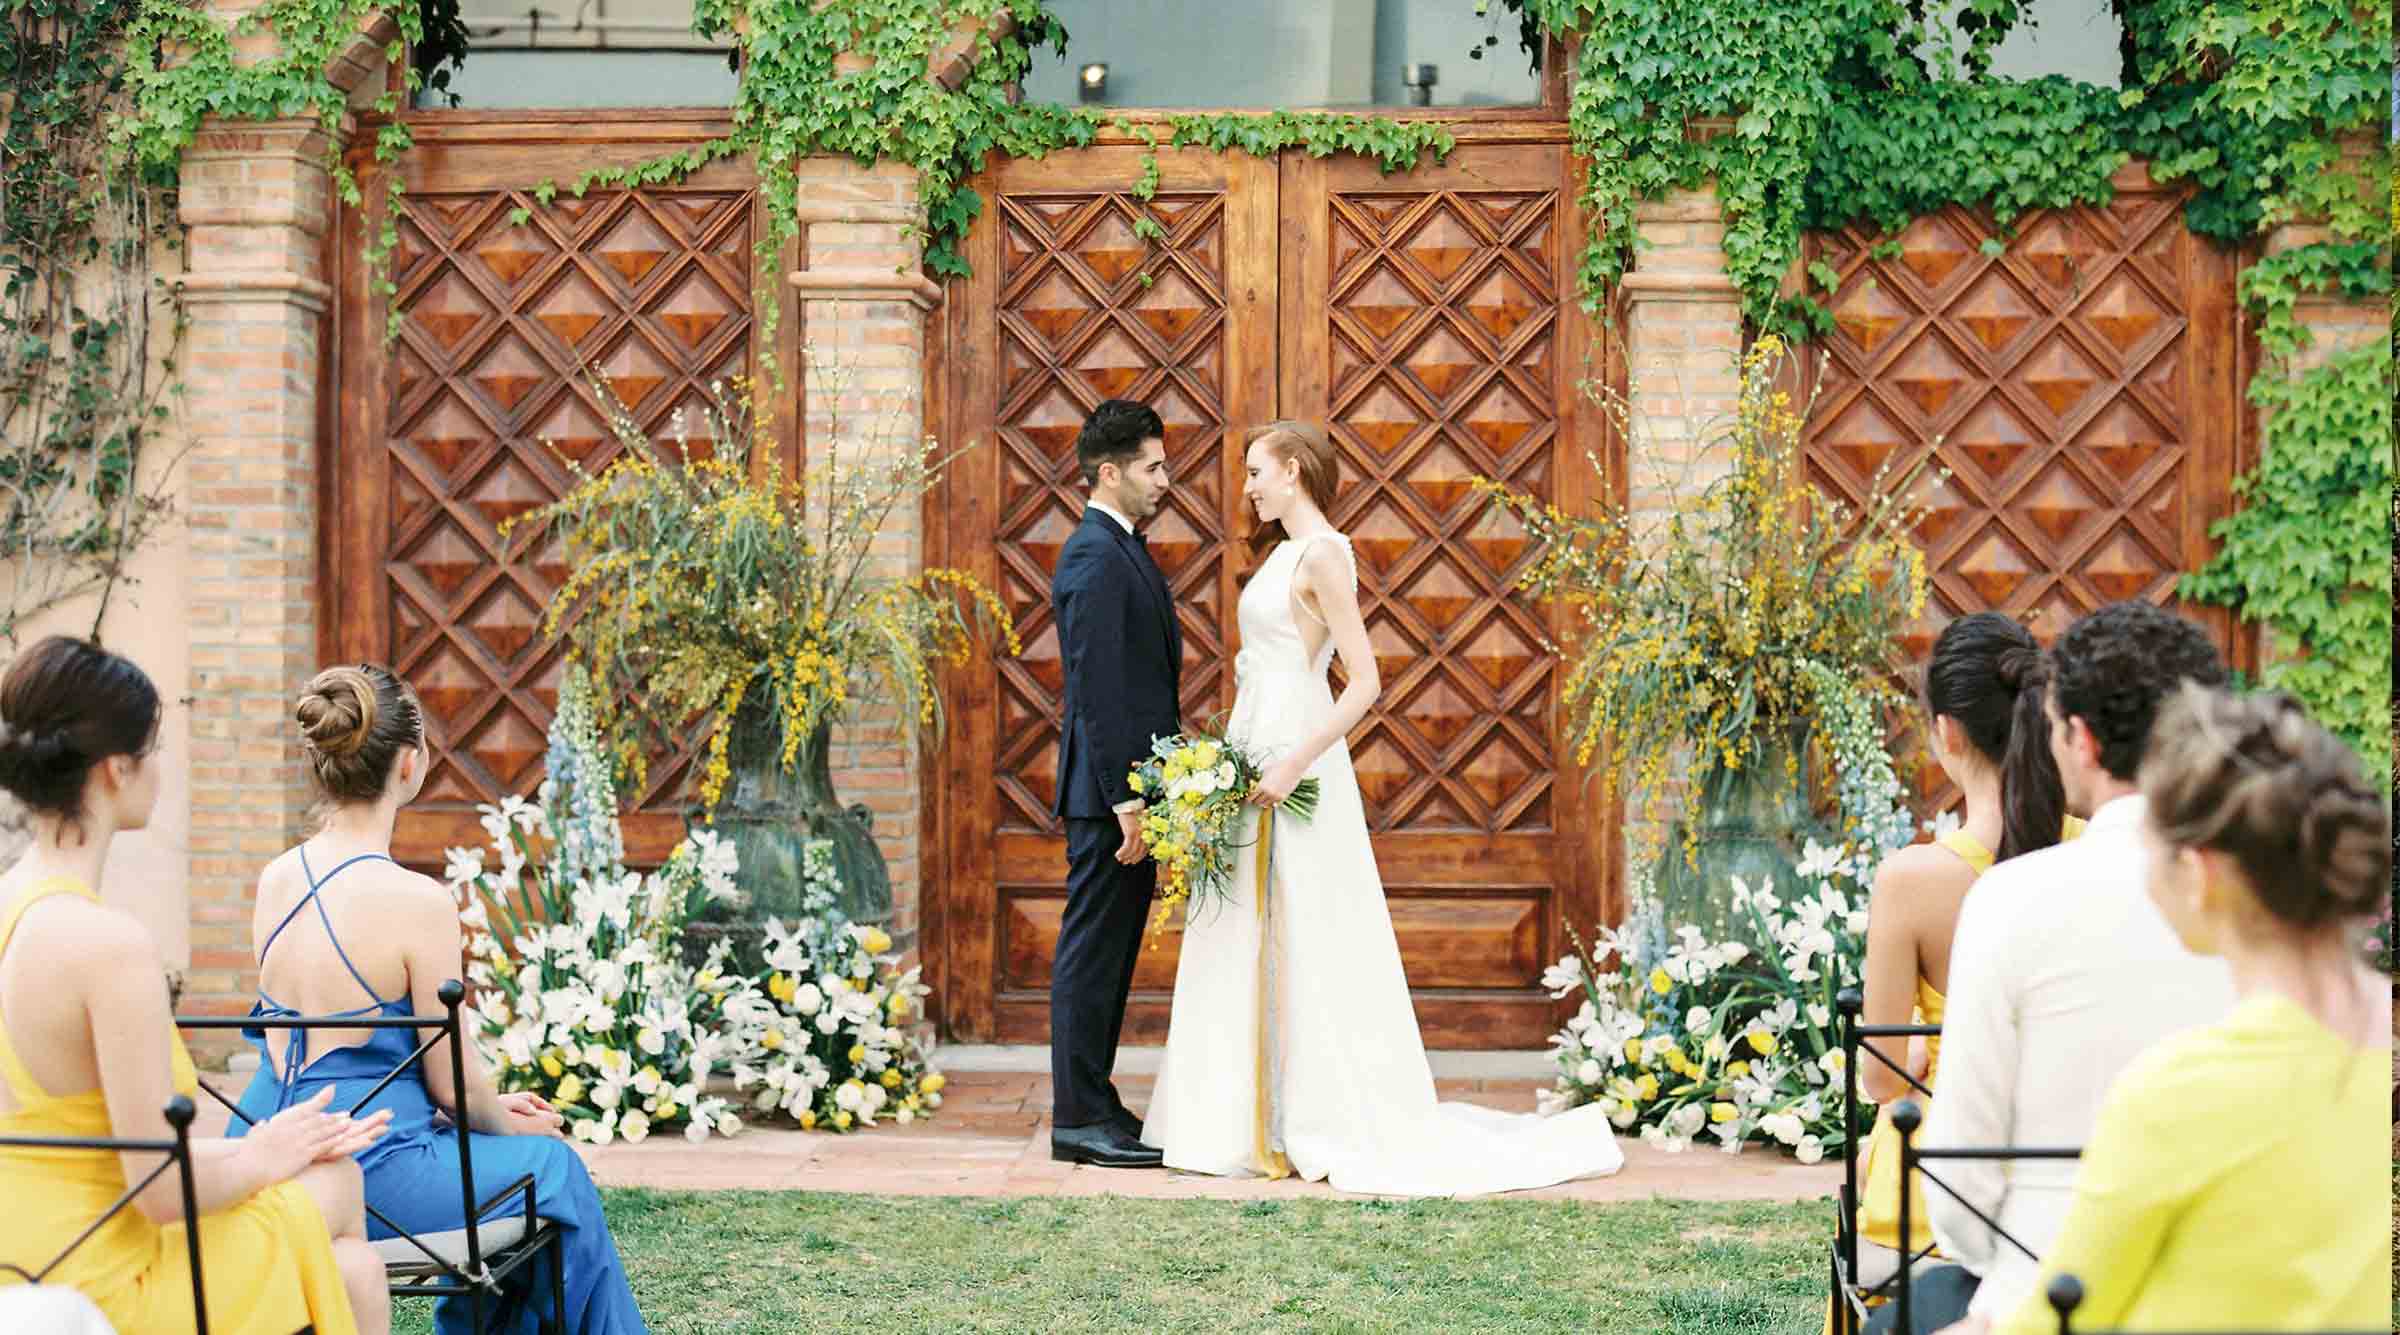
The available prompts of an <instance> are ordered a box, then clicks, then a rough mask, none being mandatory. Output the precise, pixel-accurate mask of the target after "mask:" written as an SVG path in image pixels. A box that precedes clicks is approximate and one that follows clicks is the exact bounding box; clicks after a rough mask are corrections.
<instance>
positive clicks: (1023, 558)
mask: <svg viewBox="0 0 2400 1335" xmlns="http://www.w3.org/2000/svg"><path fill="white" fill-rule="evenodd" d="M993 203H994V207H995V208H996V209H997V210H998V214H999V216H998V219H997V222H998V226H999V227H1000V229H1001V232H1002V237H1001V256H1002V263H1001V271H1000V273H999V275H998V278H999V296H998V301H997V303H996V305H995V306H994V308H993V309H992V311H991V313H990V318H992V319H994V320H996V321H997V322H998V325H999V343H1000V364H999V367H998V375H999V380H998V384H997V389H998V393H999V402H998V404H997V407H996V410H995V419H996V421H995V426H996V430H995V431H994V433H993V439H992V445H993V446H994V447H995V448H996V449H997V450H998V451H999V454H1000V460H999V462H1000V495H999V507H1000V508H999V514H998V525H997V528H998V531H997V532H996V533H995V534H994V535H993V536H994V544H995V546H996V548H997V552H998V556H999V563H1000V571H1001V585H1000V592H1001V596H1002V597H1003V598H1004V599H1006V600H1007V603H1008V607H1009V611H1010V612H1011V614H1013V615H1014V616H1015V617H1016V618H1017V624H1018V627H1019V630H1020V632H1021V633H1022V635H1023V638H1024V643H1025V652H1024V654H1023V655H1022V656H1021V657H1019V658H1017V659H1016V660H1014V661H1004V662H1003V663H1002V664H1001V665H1000V689H999V704H1000V730H999V735H998V742H997V751H996V753H995V755H994V757H993V758H994V761H995V764H994V770H995V773H994V775H993V781H994V782H995V783H996V784H997V785H998V787H999V790H1000V811H1001V815H1000V828H1002V829H1004V830H1043V831H1051V830H1056V829H1057V828H1058V822H1057V820H1056V819H1055V818H1054V817H1052V815H1051V814H1050V810H1051V803H1052V801H1053V799H1054V798H1055V797H1056V796H1057V780H1058V775H1057V764H1058V730H1059V719H1060V698H1061V693H1062V691H1063V689H1064V685H1065V679H1064V675H1063V670H1062V668H1061V664H1060V660H1059V654H1058V628H1057V626H1056V625H1055V624H1054V623H1053V621H1052V619H1051V615H1050V576H1051V573H1052V572H1053V571H1055V570H1056V569H1057V568H1058V553H1059V550H1060V549H1061V548H1062V547H1063V546H1065V544H1066V540H1067V536H1068V535H1069V534H1071V533H1073V532H1074V531H1075V527H1076V525H1077V524H1079V523H1080V522H1081V521H1082V517H1083V508H1084V497H1085V492H1086V488H1085V486H1084V484H1083V475H1082V472H1081V469H1080V466H1079V465H1078V464H1077V463H1076V459H1075V437H1076V434H1077V432H1078V431H1079V430H1080V429H1081V428H1082V426H1083V420H1084V418H1085V416H1086V415H1087V414H1089V413H1090V412H1091V410H1092V409H1093V408H1094V407H1095V406H1097V405H1098V404H1099V403H1100V402H1101V401H1102V400H1103V399H1113V398H1130V399H1135V400H1138V401H1140V402H1142V403H1145V404H1148V405H1149V406H1150V407H1151V408H1152V409H1153V410H1155V411H1156V412H1157V413H1158V415H1159V417H1160V418H1161V419H1162V420H1163V421H1164V422H1165V423H1166V427H1167V442H1166V443H1167V460H1168V467H1169V469H1170V471H1171V472H1172V474H1173V476H1174V486H1173V488H1172V489H1171V490H1170V491H1169V492H1168V494H1167V499H1166V504H1165V507H1164V508H1163V509H1161V510H1160V511H1159V513H1158V514H1157V515H1155V516H1153V517H1152V518H1151V520H1150V521H1149V523H1148V524H1147V525H1146V526H1145V532H1146V534H1147V535H1148V540H1149V545H1150V552H1151V555H1152V556H1154V557H1155V558H1156V559H1157V561H1158V564H1159V567H1160V568H1161V569H1162V570H1163V571H1165V573H1166V576H1167V582H1168V585H1169V586H1170V588H1171V589H1172V590H1173V592H1174V595H1175V606H1176V611H1177V616H1178V618H1179V620H1180V621H1181V622H1182V627H1183V646H1184V663H1183V698H1184V703H1185V713H1186V715H1187V716H1188V717H1192V718H1205V717H1207V715H1208V714H1209V712H1210V709H1211V706H1212V704H1213V702H1214V701H1216V700H1217V698H1218V697H1219V696H1220V695H1221V694H1222V691H1223V688H1224V685H1225V682H1224V679H1225V678H1226V677H1227V676H1228V675H1229V673H1230V663H1231V659H1232V655H1231V653H1230V652H1229V651H1228V649H1227V648H1226V636H1225V628H1224V625H1223V622H1224V621H1225V620H1226V616H1227V612H1228V609H1227V608H1226V607H1225V605H1224V599H1223V596H1222V594H1223V585H1224V579H1225V562H1226V559H1227V553H1226V549H1225V544H1226V521H1227V514H1226V495H1225V490H1224V487H1223V486H1222V475H1223V471H1224V469H1223V466H1222V464H1223V461H1222V453H1221V452H1222V451H1223V450H1224V449H1225V448H1226V444H1225V442H1226V440H1227V439H1228V436H1227V420H1226V414H1225V379H1224V377H1225V364H1226V346H1225V345H1226V340H1227V339H1228V338H1229V337H1230V336H1231V330H1230V328H1229V327H1228V324H1227V321H1226V311H1225V288H1226V270H1225V201H1224V198H1223V196H1222V195H1221V194H1217V193H1213V192H1205V191H1191V192H1183V191H1174V192H1167V193H1162V194H1160V195H1158V196H1156V197H1155V198H1153V199H1150V200H1148V201H1142V200H1137V199H1134V198H1133V197H1132V196H1130V195H1128V194H1125V193H1122V192H1109V191H1097V192H1094V191H1085V192H1071V193H1058V194H1002V195H999V196H998V197H997V198H996V199H995V200H994V201H993ZM1144 218H1148V219H1150V220H1152V221H1154V222H1156V223H1157V224H1158V225H1159V226H1160V227H1161V228H1162V229H1164V231H1165V234H1166V235H1165V239H1164V240H1162V241H1160V242H1159V243H1158V244H1157V246H1156V248H1155V249H1153V248H1152V246H1151V244H1150V243H1149V242H1147V241H1145V240H1144V239H1143V238H1141V237H1139V236H1137V235H1135V233H1134V225H1135V223H1136V222H1137V221H1139V220H1141V219H1144ZM1237 439H1238V426H1237Z"/></svg>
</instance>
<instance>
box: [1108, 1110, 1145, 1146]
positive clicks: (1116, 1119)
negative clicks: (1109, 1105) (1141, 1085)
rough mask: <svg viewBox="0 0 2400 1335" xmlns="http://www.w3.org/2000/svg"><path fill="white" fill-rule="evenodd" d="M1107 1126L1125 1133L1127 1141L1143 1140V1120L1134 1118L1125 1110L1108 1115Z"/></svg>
mask: <svg viewBox="0 0 2400 1335" xmlns="http://www.w3.org/2000/svg"><path fill="white" fill-rule="evenodd" d="M1107 1125H1109V1126H1113V1127H1115V1128H1116V1129H1117V1130H1119V1131H1122V1132H1124V1133H1125V1138H1126V1139H1127V1140H1140V1139H1141V1138H1142V1119H1141V1118H1139V1117H1136V1116H1134V1115H1133V1114H1132V1113H1130V1112H1128V1111H1126V1110H1125V1109H1123V1108H1119V1109H1117V1110H1116V1111H1115V1112H1113V1113H1110V1114H1109V1115H1108V1121H1107Z"/></svg>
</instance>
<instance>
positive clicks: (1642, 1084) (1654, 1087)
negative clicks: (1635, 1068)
mask: <svg viewBox="0 0 2400 1335" xmlns="http://www.w3.org/2000/svg"><path fill="white" fill-rule="evenodd" d="M1633 1089H1634V1092H1635V1093H1636V1094H1639V1095H1641V1097H1642V1101H1643V1102H1645V1103H1647V1102H1649V1101H1650V1100H1652V1099H1654V1098H1657V1097H1658V1077H1657V1076H1654V1075H1652V1074H1650V1073H1649V1072H1648V1071H1644V1072H1642V1078H1641V1079H1639V1080H1636V1081H1635V1082H1634V1083H1633Z"/></svg>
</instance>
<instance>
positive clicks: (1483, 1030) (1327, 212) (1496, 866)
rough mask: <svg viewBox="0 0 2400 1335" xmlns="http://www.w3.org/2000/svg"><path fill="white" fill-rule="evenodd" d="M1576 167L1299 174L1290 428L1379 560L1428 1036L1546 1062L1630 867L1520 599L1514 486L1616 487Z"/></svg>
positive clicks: (1465, 154)
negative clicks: (1302, 430) (1499, 501)
mask: <svg viewBox="0 0 2400 1335" xmlns="http://www.w3.org/2000/svg"><path fill="white" fill-rule="evenodd" d="M1567 182H1568V171H1567V166H1566V155H1565V154H1564V153H1563V151H1561V150H1560V149H1559V148H1558V147H1556V146H1554V145H1545V144H1538V143H1536V144H1517V145H1496V144H1495V145H1475V146H1468V147H1462V148H1461V149H1460V150H1458V151H1457V152H1455V153H1453V154H1452V155H1451V157H1450V158H1449V159H1448V160H1447V161H1445V162H1444V163H1442V164H1441V165H1439V166H1426V167H1422V168H1419V169H1418V170H1416V171H1413V172H1410V173H1408V174H1407V175H1405V176H1397V177H1386V176H1383V175H1382V174H1381V173H1379V172H1377V171H1376V170H1375V169H1374V167H1373V165H1372V164H1369V163H1363V162H1355V161H1348V160H1340V159H1334V160H1323V161H1319V160H1292V161H1287V162H1286V163H1285V166H1284V213H1285V216H1286V217H1287V218H1288V219H1292V220H1294V225H1293V226H1292V227H1291V228H1290V230H1288V231H1287V233H1286V237H1287V240H1286V243H1285V247H1286V248H1285V253H1284V292H1285V300H1284V303H1283V312H1282V313H1283V329H1284V336H1283V339H1282V344H1281V354H1282V368H1281V369H1282V380H1283V385H1282V398H1283V404H1282V407H1283V411H1284V412H1285V413H1286V414H1287V415H1290V416H1296V417H1306V418H1314V419H1317V420H1320V421H1323V422H1324V423H1325V424H1326V426H1327V428H1328V431H1329V433H1330V434H1331V436H1332V438H1333V440H1334V442H1335V445H1336V448H1337V450H1338V452H1339V455H1340V460H1341V466H1342V479H1341V489H1340V496H1339V498H1338V499H1337V501H1336V503H1335V508H1334V514H1333V516H1332V518H1333V519H1334V522H1335V523H1336V525H1338V526H1339V527H1340V528H1342V529H1343V530H1344V531H1345V532H1347V533H1349V534H1350V535H1351V538H1352V543H1353V547H1354V549H1355V550H1356V552H1357V555H1358V558H1359V582H1360V592H1361V611H1362V613H1363V614H1364V618H1365V621H1366V625H1367V633H1368V638H1369V642H1370V644H1371V646H1372V648H1373V651H1374V653H1375V657H1376V665H1377V672H1378V676H1379V677H1380V678H1381V679H1382V686H1383V689H1382V693H1381V695H1380V696H1379V698H1378V701H1377V705H1376V707H1375V709H1374V710H1373V711H1372V712H1370V713H1369V715H1368V717H1367V718H1366V719H1365V720H1364V721H1363V722H1362V723H1361V724H1360V726H1359V727H1358V728H1357V729H1355V730H1353V732H1352V733H1351V736H1350V748H1351V754H1352V757H1353V759H1354V761H1355V763H1356V765H1357V769H1358V778H1359V787H1360V789H1361V791H1362V793H1363V794H1364V796H1365V798H1366V802H1367V807H1368V817H1369V822H1370V825H1371V827H1372V828H1373V830H1374V832H1375V835H1376V839H1375V853H1376V861H1377V863H1378V866H1379V868H1380V870H1381V872H1382V879H1383V885H1384V893H1385V897H1386V902H1387V903H1388V904H1389V906H1390V909H1391V913H1392V922H1393V927H1394V930H1395V931H1396V932H1398V934H1399V937H1400V945H1401V955H1402V961H1403V963H1404V965H1405V966H1406V968H1407V971H1408V978H1409V984H1410V987H1411V989H1412V991H1413V992H1414V993H1415V997H1416V1003H1417V1011H1418V1018H1419V1022H1420V1024H1421V1025H1422V1026H1423V1027H1424V1028H1425V1030H1426V1032H1427V1033H1428V1034H1429V1035H1432V1034H1435V1033H1437V1032H1438V1033H1441V1034H1442V1035H1443V1037H1442V1038H1441V1039H1439V1040H1435V1041H1440V1042H1448V1043H1473V1044H1481V1045H1489V1046H1495V1047H1506V1046H1517V1045H1523V1046H1538V1045H1539V1043H1540V1042H1541V1039H1542V1035H1543V1033H1544V1032H1545V1031H1546V1027H1547V1026H1548V1025H1549V1024H1550V1023H1551V1022H1552V1021H1553V1020H1554V1019H1555V1016H1553V1015H1552V1014H1551V1011H1552V1006H1551V1004H1550V1003H1549V1002H1548V1001H1547V999H1546V998H1545V997H1544V996H1543V995H1542V994H1541V993H1540V992H1539V991H1538V990H1535V989H1534V987H1533V984H1534V982H1535V981H1536V980H1537V979H1538V978H1539V977H1540V975H1541V971H1542V966H1543V964H1544V963H1547V962H1548V960H1550V959H1555V958H1556V957H1557V956H1558V955H1559V954H1561V953H1564V951H1565V949H1566V943H1565V939H1564V933H1563V931H1562V926H1563V924H1565V923H1577V924H1581V923H1584V922H1588V921H1591V920H1592V919H1594V918H1595V917H1597V916H1598V914H1599V911H1600V903H1599V900H1600V896H1601V892H1602V888H1603V885H1604V883H1605V878H1606V875H1607V868H1608V866H1609V865H1610V857H1609V851H1610V850H1609V848H1608V846H1607V845H1608V840H1607V839H1606V838H1605V837H1604V831H1605V829H1606V826H1607V823H1606V822H1605V821H1604V820H1597V819H1594V818H1595V817H1596V816H1599V815H1601V814H1602V813H1601V812H1600V811H1599V810H1597V809H1596V807H1597V804H1596V803H1595V802H1593V800H1592V799H1593V797H1594V794H1592V793H1591V792H1590V791H1589V790H1587V789H1586V788H1584V787H1583V786H1582V785H1579V784H1578V783H1576V782H1575V781H1574V779H1573V778H1572V777H1571V776H1562V775H1561V774H1560V773H1559V766H1558V762H1557V760H1556V752H1555V737H1554V733H1553V726H1554V725H1553V713H1554V709H1553V701H1554V696H1555V692H1556V672H1555V669H1554V662H1555V660H1554V659H1553V658H1552V656H1551V655H1550V654H1549V653H1548V652H1547V651H1546V650H1545V649H1544V647H1543V646H1544V644H1545V642H1546V641H1547V640H1548V638H1549V636H1550V633H1551V627H1550V626H1549V624H1548V622H1547V617H1548V616H1549V611H1548V610H1547V609H1544V608H1542V607H1539V606H1534V605H1530V604H1528V602H1527V601H1526V600H1524V599H1522V598H1520V597H1518V596H1517V595H1516V594H1515V593H1514V592H1512V585H1513V583H1514V581H1515V578H1516V575H1517V573H1518V572H1519V570H1520V569H1521V568H1522V565H1523V563H1524V562H1525V561H1526V560H1528V559H1529V558H1530V557H1531V554H1532V552H1531V545H1530V543H1529V541H1528V539H1527V537H1526V535H1525V533H1524V531H1523V530H1522V529H1521V528H1520V527H1519V526H1518V525H1517V524H1516V522H1515V521H1514V520H1513V519H1511V518H1510V517H1508V516H1507V514H1506V513H1505V512H1503V511H1501V510H1499V509H1498V508H1497V507H1495V506H1493V505H1491V504H1490V503H1489V502H1488V501H1486V500H1485V499H1483V498H1482V497H1480V496H1478V495H1477V494H1476V493H1475V491H1474V489H1473V487H1472V486H1471V484H1470V480H1471V479H1472V478H1475V477H1477V476H1482V477H1490V478H1498V479H1501V480H1503V481H1506V482H1507V483H1509V484H1510V485H1512V486H1515V487H1517V488H1520V489H1523V490H1526V491H1530V492H1532V493H1534V494H1535V495H1538V496H1541V497H1543V498H1545V499H1548V500H1552V501H1555V502H1557V503H1559V504H1561V505H1566V506H1569V507H1573V506H1575V505H1577V504H1579V503H1580V501H1581V499H1582V498H1583V497H1584V495H1585V492H1584V490H1583V489H1584V488H1587V487H1590V486H1592V485H1594V484H1595V483H1596V479H1595V478H1594V477H1593V475H1592V472H1591V470H1590V468H1589V467H1588V465H1586V463H1585V461H1584V459H1583V457H1582V456H1583V454H1584V451H1585V450H1586V449H1591V450H1595V451H1598V450H1602V449H1605V448H1606V443H1605V442H1604V441H1602V440H1600V439H1597V438H1595V439H1588V440H1587V439H1584V438H1583V437H1582V435H1581V430H1582V428H1583V427H1584V426H1585V425H1587V424H1588V425H1589V426H1592V427H1596V426H1597V425H1598V423H1599V420H1600V419H1599V415H1597V414H1593V415H1590V416H1589V417H1588V418H1587V417H1584V416H1582V415H1580V413H1579V407H1580V405H1579V404H1578V402H1577V397H1576V391H1577V386H1578V384H1579V383H1580V381H1581V380H1582V379H1583V378H1584V376H1586V375H1588V374H1594V373H1596V372H1597V370H1598V366H1597V364H1596V363H1598V361H1599V359H1597V358H1595V357H1594V356H1593V353H1594V351H1595V346H1594V344H1595V340H1594V339H1593V337H1592V335H1593V333H1594V330H1593V329H1592V327H1591V325H1590V324H1589V322H1588V321H1586V320H1585V319H1584V318H1583V316H1582V315H1581V313H1580V311H1579V310H1578V308H1577V306H1576V303H1575V297H1574V290H1573V289H1574V282H1575V280H1574V275H1573V272H1572V264H1571V263H1570V262H1569V256H1570V254H1571V251H1570V249H1569V243H1568V240H1567V238H1569V237H1571V236H1574V235H1577V234H1578V232H1577V227H1578V224H1577V220H1576V215H1575V212H1574V210H1573V207H1572V204H1571V198H1570V195H1569V193H1568V187H1567Z"/></svg>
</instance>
